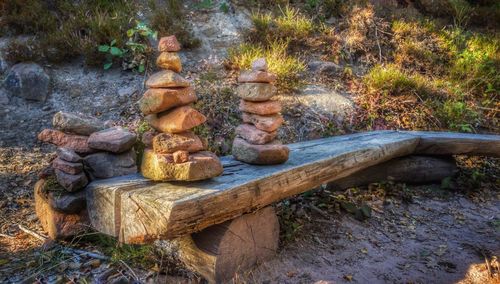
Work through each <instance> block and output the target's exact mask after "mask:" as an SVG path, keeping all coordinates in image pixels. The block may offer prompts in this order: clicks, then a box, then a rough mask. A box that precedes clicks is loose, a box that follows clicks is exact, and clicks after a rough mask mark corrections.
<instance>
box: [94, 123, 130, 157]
mask: <svg viewBox="0 0 500 284" xmlns="http://www.w3.org/2000/svg"><path fill="white" fill-rule="evenodd" d="M135 142H136V136H135V134H133V133H132V132H130V131H127V130H126V129H125V128H123V127H119V126H117V127H111V128H108V129H104V130H101V131H98V132H94V133H92V135H90V137H89V140H88V143H89V147H90V148H93V149H97V150H104V151H108V152H113V153H122V152H125V151H127V150H130V148H132V146H134V144H135Z"/></svg>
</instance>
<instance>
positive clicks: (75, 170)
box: [35, 111, 137, 239]
mask: <svg viewBox="0 0 500 284" xmlns="http://www.w3.org/2000/svg"><path fill="white" fill-rule="evenodd" d="M52 124H53V127H54V129H44V130H43V131H42V132H40V133H39V134H38V139H39V140H40V141H43V142H47V143H50V144H53V145H56V146H58V149H57V152H56V154H57V156H56V157H55V159H54V160H52V163H51V164H50V166H48V167H47V168H46V169H44V170H43V171H42V172H41V173H40V174H39V177H40V180H39V181H38V182H37V183H36V185H35V209H36V213H37V215H38V219H40V222H41V224H42V226H43V228H44V230H45V231H46V232H47V233H48V235H49V237H51V238H52V239H65V238H69V237H71V236H75V235H77V234H79V233H80V232H82V231H85V230H86V229H88V224H87V223H88V220H87V211H86V199H85V186H86V185H87V184H88V183H89V182H90V181H92V180H95V179H101V178H111V177H115V176H122V175H127V174H133V173H136V172H137V165H136V159H135V151H134V150H133V148H132V147H133V146H134V144H135V142H136V136H135V134H133V133H131V132H129V131H127V130H126V129H124V128H122V127H111V128H107V126H106V124H105V123H104V122H102V121H100V120H99V119H97V118H95V117H91V116H88V115H83V114H78V113H68V112H62V111H61V112H58V113H56V114H55V115H54V118H53V121H52Z"/></svg>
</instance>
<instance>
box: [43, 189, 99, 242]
mask: <svg viewBox="0 0 500 284" xmlns="http://www.w3.org/2000/svg"><path fill="white" fill-rule="evenodd" d="M45 182H46V181H45V180H43V179H41V180H39V181H38V182H37V183H36V184H35V211H36V215H37V216H38V219H39V220H40V223H41V224H42V227H43V230H44V231H45V232H47V234H48V235H49V237H50V238H51V239H54V240H62V239H67V238H69V237H72V236H76V235H78V234H81V233H83V232H85V231H86V230H87V228H89V227H90V225H89V220H88V215H87V211H86V210H82V211H80V213H78V214H65V213H60V212H58V211H56V210H55V209H53V208H52V207H51V205H50V204H49V202H48V201H47V199H46V198H45V197H44V194H43V192H42V190H43V187H44V185H45Z"/></svg>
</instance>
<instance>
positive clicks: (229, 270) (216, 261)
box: [178, 207, 279, 283]
mask: <svg viewBox="0 0 500 284" xmlns="http://www.w3.org/2000/svg"><path fill="white" fill-rule="evenodd" d="M278 239H279V223H278V218H277V217H276V214H275V212H274V208H273V207H265V208H263V209H261V210H258V211H256V212H254V213H250V214H245V215H243V216H241V217H238V218H236V219H233V220H230V221H226V222H224V223H221V224H217V225H214V226H211V227H208V228H206V229H204V230H202V231H200V232H197V233H193V234H191V235H189V236H185V237H181V238H179V239H178V244H179V256H180V259H181V260H182V261H183V262H184V264H186V266H188V267H189V268H190V269H192V270H194V271H196V272H198V273H199V274H201V275H202V276H203V277H204V278H206V279H207V280H208V281H209V282H210V283H226V282H227V281H229V280H231V279H232V278H233V277H234V276H235V274H236V273H237V272H238V271H245V270H248V269H250V268H252V267H253V266H254V265H255V264H257V263H261V262H263V261H265V260H268V259H270V258H272V257H273V256H274V255H275V254H276V251H277V249H278Z"/></svg>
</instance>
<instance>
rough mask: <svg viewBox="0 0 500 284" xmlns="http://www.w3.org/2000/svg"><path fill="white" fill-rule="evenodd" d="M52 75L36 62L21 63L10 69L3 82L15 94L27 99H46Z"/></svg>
mask: <svg viewBox="0 0 500 284" xmlns="http://www.w3.org/2000/svg"><path fill="white" fill-rule="evenodd" d="M49 83H50V77H49V75H48V74H47V73H46V72H45V70H43V68H42V67H41V66H40V65H38V64H35V63H19V64H16V65H14V66H12V68H11V69H10V71H9V72H8V74H7V77H6V78H5V80H4V82H3V86H4V88H5V89H6V90H7V91H8V92H9V93H10V94H11V95H13V96H17V97H21V98H25V99H27V100H34V101H45V100H46V99H47V95H48V93H49Z"/></svg>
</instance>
